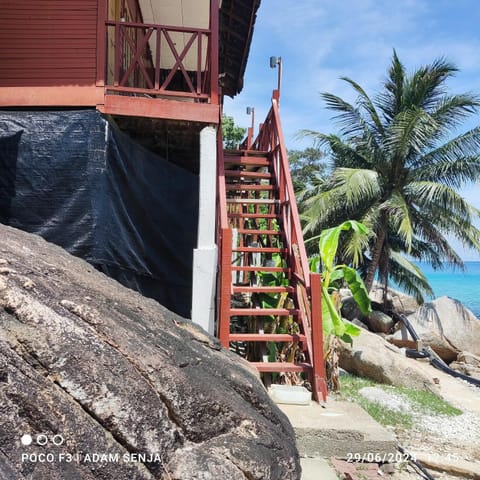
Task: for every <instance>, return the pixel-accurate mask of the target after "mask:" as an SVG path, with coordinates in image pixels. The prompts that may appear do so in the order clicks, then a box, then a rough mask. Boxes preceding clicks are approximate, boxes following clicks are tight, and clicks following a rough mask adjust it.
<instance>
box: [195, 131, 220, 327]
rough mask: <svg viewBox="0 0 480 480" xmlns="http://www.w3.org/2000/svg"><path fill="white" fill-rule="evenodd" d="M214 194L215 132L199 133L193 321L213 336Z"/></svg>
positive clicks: (214, 284) (215, 167) (214, 287)
mask: <svg viewBox="0 0 480 480" xmlns="http://www.w3.org/2000/svg"><path fill="white" fill-rule="evenodd" d="M216 191H217V131H216V129H215V128H214V127H205V128H204V129H203V130H202V131H201V132H200V175H199V207H198V236H197V248H196V249H195V250H194V251H193V285H192V321H193V322H195V323H197V324H198V325H200V326H201V327H202V328H204V329H205V330H206V331H207V332H208V333H210V334H212V335H213V334H214V333H215V293H216V275H217V257H218V253H217V245H216V244H215V217H216Z"/></svg>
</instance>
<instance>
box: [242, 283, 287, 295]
mask: <svg viewBox="0 0 480 480" xmlns="http://www.w3.org/2000/svg"><path fill="white" fill-rule="evenodd" d="M294 291H295V289H294V288H293V287H264V286H261V287H255V286H253V287H252V286H250V285H248V286H243V285H234V286H233V293H293V292H294Z"/></svg>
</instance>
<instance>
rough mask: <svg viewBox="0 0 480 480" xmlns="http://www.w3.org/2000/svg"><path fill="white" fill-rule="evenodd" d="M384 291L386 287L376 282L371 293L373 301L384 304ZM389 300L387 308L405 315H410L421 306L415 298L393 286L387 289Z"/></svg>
mask: <svg viewBox="0 0 480 480" xmlns="http://www.w3.org/2000/svg"><path fill="white" fill-rule="evenodd" d="M383 291H384V288H383V287H382V286H381V285H380V284H379V283H375V284H374V285H373V288H372V290H370V293H369V296H370V299H371V300H372V302H374V303H378V304H383ZM387 302H388V305H387V310H392V311H394V312H395V313H398V314H403V315H410V314H412V313H414V312H416V311H417V310H418V308H419V307H420V305H419V304H418V302H417V301H416V300H415V298H413V297H411V296H410V295H407V294H406V293H403V292H399V291H398V290H394V289H393V288H389V289H388V291H387Z"/></svg>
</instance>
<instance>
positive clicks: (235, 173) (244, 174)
mask: <svg viewBox="0 0 480 480" xmlns="http://www.w3.org/2000/svg"><path fill="white" fill-rule="evenodd" d="M225 176H226V177H229V178H267V179H268V178H272V174H271V173H266V172H255V171H252V172H251V171H247V170H225Z"/></svg>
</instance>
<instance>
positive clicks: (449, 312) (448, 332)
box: [390, 297, 480, 362]
mask: <svg viewBox="0 0 480 480" xmlns="http://www.w3.org/2000/svg"><path fill="white" fill-rule="evenodd" d="M408 319H409V321H410V323H411V324H412V326H413V328H414V329H415V331H416V333H417V334H418V336H419V337H420V339H421V340H422V342H423V345H424V346H429V347H431V348H432V349H433V350H434V351H435V352H436V353H437V355H439V356H440V357H441V358H442V359H443V360H444V361H446V362H451V361H453V360H456V358H457V355H458V354H459V353H460V352H461V351H469V352H471V353H473V354H474V355H480V342H479V339H480V322H479V321H478V319H477V318H476V317H475V315H474V314H473V313H472V312H471V311H470V310H469V309H468V308H466V307H465V306H463V305H462V304H461V303H460V302H459V301H458V300H454V299H452V298H449V297H440V298H437V299H436V300H434V301H433V302H430V303H426V304H424V305H422V307H420V308H419V309H418V310H417V311H416V312H415V313H414V314H412V315H409V316H408ZM390 340H391V341H392V343H395V344H397V345H403V344H405V341H407V342H408V341H409V337H408V336H407V335H406V334H405V331H402V330H399V331H397V332H396V333H395V334H394V335H392V336H391V337H390Z"/></svg>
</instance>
